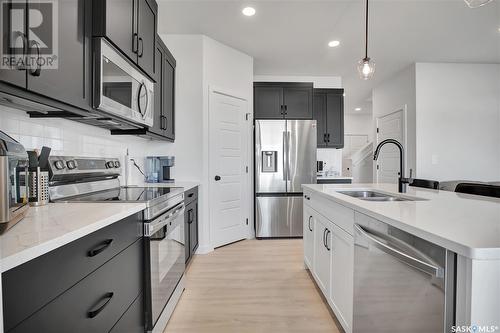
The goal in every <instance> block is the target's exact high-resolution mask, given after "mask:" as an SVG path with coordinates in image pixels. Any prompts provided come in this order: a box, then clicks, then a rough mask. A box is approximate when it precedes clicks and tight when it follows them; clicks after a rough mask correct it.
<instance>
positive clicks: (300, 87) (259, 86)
mask: <svg viewBox="0 0 500 333" xmlns="http://www.w3.org/2000/svg"><path fill="white" fill-rule="evenodd" d="M254 118H255V119H312V118H313V84H312V83H290V82H255V83H254Z"/></svg>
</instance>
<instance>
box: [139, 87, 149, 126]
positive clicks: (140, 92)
mask: <svg viewBox="0 0 500 333" xmlns="http://www.w3.org/2000/svg"><path fill="white" fill-rule="evenodd" d="M144 88H146V85H145V84H144V82H142V83H141V85H140V86H139V91H138V92H137V110H138V111H139V113H140V114H141V116H142V117H143V118H144V114H145V112H143V111H142V108H141V98H142V96H141V95H142V89H144ZM147 103H149V101H148V91H147V89H146V110H147Z"/></svg>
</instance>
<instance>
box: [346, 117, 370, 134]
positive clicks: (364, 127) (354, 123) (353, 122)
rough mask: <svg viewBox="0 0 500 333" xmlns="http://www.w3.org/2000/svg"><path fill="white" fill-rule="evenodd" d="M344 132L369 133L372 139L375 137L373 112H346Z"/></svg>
mask: <svg viewBox="0 0 500 333" xmlns="http://www.w3.org/2000/svg"><path fill="white" fill-rule="evenodd" d="M344 134H346V135H367V136H368V139H369V140H371V138H372V137H373V118H372V115H371V114H360V115H357V114H352V113H345V114H344Z"/></svg>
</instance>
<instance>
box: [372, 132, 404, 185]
mask: <svg viewBox="0 0 500 333" xmlns="http://www.w3.org/2000/svg"><path fill="white" fill-rule="evenodd" d="M389 143H392V144H394V145H396V147H398V149H399V178H398V190H399V193H405V192H406V184H408V183H410V182H411V179H410V178H404V170H405V158H404V157H405V150H404V147H403V145H402V144H401V143H400V142H399V141H397V140H394V139H386V140H384V141H382V142H380V143H379V144H378V146H377V148H376V149H375V153H374V154H373V160H374V161H376V160H378V157H379V155H380V150H381V149H382V147H383V146H384V145H386V144H389Z"/></svg>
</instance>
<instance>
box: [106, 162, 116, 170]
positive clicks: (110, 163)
mask: <svg viewBox="0 0 500 333" xmlns="http://www.w3.org/2000/svg"><path fill="white" fill-rule="evenodd" d="M114 167H115V163H114V162H113V161H107V162H106V168H107V169H111V168H114Z"/></svg>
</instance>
